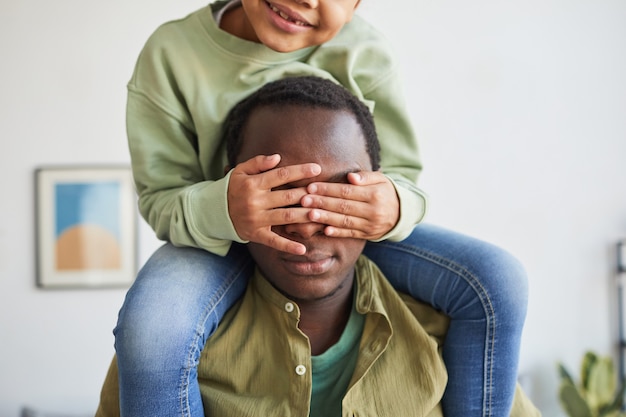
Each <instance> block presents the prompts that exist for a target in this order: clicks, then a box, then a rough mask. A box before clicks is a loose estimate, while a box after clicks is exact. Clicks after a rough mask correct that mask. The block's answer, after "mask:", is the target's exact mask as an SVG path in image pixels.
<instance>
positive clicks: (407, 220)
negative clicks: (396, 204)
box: [374, 177, 428, 242]
mask: <svg viewBox="0 0 626 417" xmlns="http://www.w3.org/2000/svg"><path fill="white" fill-rule="evenodd" d="M387 178H389V177H387ZM389 180H390V181H391V183H392V184H393V186H394V187H395V189H396V193H397V194H398V199H399V200H400V218H399V219H398V223H396V225H395V227H394V228H393V229H391V230H390V231H389V232H387V234H385V235H384V236H383V237H381V238H380V239H376V240H375V241H374V242H380V241H382V240H391V241H393V242H399V241H401V240H404V239H406V238H407V237H408V236H409V235H410V234H411V232H413V229H414V228H415V226H417V225H418V224H419V223H421V222H422V220H424V217H426V211H427V206H428V204H427V203H428V199H427V197H426V194H425V193H424V192H423V191H422V190H420V189H419V188H417V187H416V186H414V185H412V184H405V183H404V182H400V181H396V180H394V179H393V178H389Z"/></svg>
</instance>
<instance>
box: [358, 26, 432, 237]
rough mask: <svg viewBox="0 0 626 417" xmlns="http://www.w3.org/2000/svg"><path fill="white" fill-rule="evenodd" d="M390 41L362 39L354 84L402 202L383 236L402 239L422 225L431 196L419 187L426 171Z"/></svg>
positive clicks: (388, 172)
mask: <svg viewBox="0 0 626 417" xmlns="http://www.w3.org/2000/svg"><path fill="white" fill-rule="evenodd" d="M391 50H392V49H391V47H390V45H389V44H388V43H387V42H386V40H384V39H381V38H379V39H376V41H374V42H370V43H367V42H361V43H360V44H359V45H358V46H357V47H355V48H352V51H351V54H352V56H353V62H352V65H351V66H352V68H353V70H352V73H353V74H354V75H353V82H354V83H355V84H357V85H358V86H359V90H360V91H361V93H362V99H363V100H364V101H365V102H366V103H367V104H368V105H369V106H370V108H371V109H372V113H373V115H374V123H375V124H376V131H377V134H378V139H379V141H380V146H381V167H382V171H383V173H384V174H385V175H387V177H388V178H389V179H390V180H391V181H392V183H393V185H394V187H395V189H396V192H397V194H398V198H399V200H400V219H399V220H398V223H397V224H396V226H395V227H394V228H393V229H392V230H391V231H390V232H389V233H387V235H385V236H383V237H382V238H381V239H380V240H384V239H389V240H394V241H399V240H402V239H404V238H406V237H407V236H408V235H409V234H410V233H411V231H412V230H413V228H414V227H415V226H416V225H417V224H418V223H420V222H421V221H422V220H423V219H424V217H425V215H426V208H427V197H426V194H425V193H424V192H423V191H422V190H421V189H420V188H418V186H417V179H418V177H419V174H420V172H421V170H422V163H421V158H420V154H419V146H418V143H417V138H416V135H415V132H414V130H413V127H412V124H411V120H410V117H409V114H408V112H407V109H406V104H405V98H404V93H403V86H402V82H401V77H400V76H399V69H398V64H397V62H396V59H395V57H394V56H393V54H392V53H391V52H390V51H391Z"/></svg>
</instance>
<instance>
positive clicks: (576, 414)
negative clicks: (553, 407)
mask: <svg viewBox="0 0 626 417" xmlns="http://www.w3.org/2000/svg"><path fill="white" fill-rule="evenodd" d="M559 400H560V402H561V406H562V407H563V409H564V410H565V411H566V412H567V415H568V416H570V417H593V416H592V414H591V410H590V409H589V406H588V405H587V402H586V401H585V399H584V398H583V397H582V396H581V395H580V392H578V389H577V388H576V386H575V385H574V384H572V383H570V382H568V381H564V382H563V383H561V386H560V387H559Z"/></svg>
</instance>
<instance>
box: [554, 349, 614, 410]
mask: <svg viewBox="0 0 626 417" xmlns="http://www.w3.org/2000/svg"><path fill="white" fill-rule="evenodd" d="M558 370H559V376H560V378H561V384H560V386H559V401H560V403H561V406H562V407H563V409H564V410H565V411H566V412H567V415H568V416H570V417H626V413H624V412H622V406H623V404H624V385H622V386H621V387H620V388H618V381H617V374H616V372H615V367H614V366H613V359H612V358H611V357H610V356H598V355H596V354H595V353H593V352H587V353H585V356H584V357H583V361H582V364H581V369H580V381H579V382H578V383H576V382H575V381H574V379H573V378H572V376H571V374H570V373H569V372H568V371H567V369H566V368H565V366H563V364H562V363H559V364H558Z"/></svg>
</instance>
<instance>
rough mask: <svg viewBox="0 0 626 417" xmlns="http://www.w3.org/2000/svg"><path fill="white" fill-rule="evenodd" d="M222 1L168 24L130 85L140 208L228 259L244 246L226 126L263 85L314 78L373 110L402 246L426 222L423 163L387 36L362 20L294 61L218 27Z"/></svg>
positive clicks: (166, 235)
mask: <svg viewBox="0 0 626 417" xmlns="http://www.w3.org/2000/svg"><path fill="white" fill-rule="evenodd" d="M224 4H225V2H222V1H217V2H215V3H212V4H209V5H208V6H206V7H203V8H202V9H200V10H198V11H196V12H193V13H191V14H190V15H189V16H187V17H185V18H183V19H179V20H176V21H171V22H168V23H166V24H164V25H162V26H160V27H159V28H158V29H157V30H156V31H155V32H154V33H153V34H152V35H151V36H150V38H149V39H148V41H147V42H146V44H145V46H144V48H143V50H142V51H141V54H140V56H139V58H138V60H137V63H136V66H135V70H134V73H133V75H132V78H131V80H130V81H129V83H128V103H127V111H126V123H127V134H128V144H129V148H130V155H131V161H132V169H133V176H134V179H135V184H136V189H137V193H138V194H139V210H140V212H141V214H142V216H143V217H144V218H145V219H146V220H147V222H148V223H149V224H150V226H151V227H152V228H153V229H154V230H155V232H156V235H157V237H158V238H160V239H162V240H168V241H170V242H172V243H173V244H174V245H176V246H192V247H198V248H203V249H205V250H207V251H210V252H212V253H216V254H219V255H225V254H226V253H227V252H228V249H229V247H230V245H231V243H232V242H233V241H236V242H242V243H243V240H242V239H241V238H240V237H239V236H238V235H237V233H236V231H235V228H234V226H233V224H232V222H231V219H230V216H229V214H228V204H227V198H226V191H227V189H228V181H229V178H230V177H229V175H226V176H224V167H225V166H226V152H225V144H224V143H222V141H221V140H220V136H221V126H222V123H223V121H224V118H225V117H226V115H227V113H228V111H229V110H230V109H231V108H232V107H233V106H234V105H235V104H236V103H237V102H239V101H241V100H242V99H243V98H245V97H247V96H248V95H250V94H251V93H252V92H254V91H256V90H257V89H259V88H260V87H261V86H263V85H264V84H266V83H268V82H271V81H275V80H277V79H280V78H284V77H287V76H297V75H314V76H319V77H323V78H328V79H331V80H333V81H335V82H337V83H340V84H341V85H343V86H344V87H346V88H347V89H348V90H350V91H351V92H352V93H353V94H354V95H355V96H357V97H358V98H359V99H361V100H362V101H363V102H365V103H366V104H367V105H368V106H369V107H370V108H371V109H372V110H373V115H374V120H375V122H376V130H377V132H378V136H379V138H380V143H381V158H382V160H381V166H382V171H383V173H384V174H386V175H387V177H388V178H389V179H390V180H391V181H392V183H393V185H394V186H395V188H396V192H397V195H398V197H399V200H400V219H399V221H398V223H397V224H396V226H395V227H394V229H392V230H391V231H390V232H389V233H388V234H387V235H386V236H383V239H391V240H402V239H404V238H405V237H406V236H408V235H409V233H410V232H411V231H412V230H413V228H414V226H415V225H416V224H417V223H419V222H420V221H421V220H422V219H423V217H424V214H425V210H426V198H425V196H424V194H423V193H422V191H420V190H419V189H418V188H417V186H416V182H417V177H418V175H419V172H420V171H421V163H420V159H419V152H418V146H417V140H416V138H415V134H414V132H413V129H412V127H411V124H410V121H409V115H408V114H407V112H406V108H405V105H404V98H403V88H402V85H401V83H400V81H399V76H398V64H397V61H396V60H395V58H394V56H393V55H392V54H391V48H390V45H389V43H388V42H387V41H386V40H385V38H384V37H383V36H382V35H381V34H380V33H379V32H378V31H376V30H375V29H374V28H373V27H372V26H370V25H369V24H367V23H366V22H365V21H364V20H363V19H361V18H359V17H358V16H355V17H354V18H353V19H352V21H351V22H349V23H348V24H346V25H345V26H344V28H343V29H342V30H341V31H340V32H339V33H338V34H337V35H336V36H335V38H334V39H332V40H330V41H329V42H327V43H325V44H323V45H321V46H317V47H310V48H305V49H301V50H297V51H294V52H290V53H279V52H276V51H273V50H271V49H270V48H268V47H266V46H265V45H263V44H260V43H254V42H249V41H246V40H243V39H240V38H238V37H235V36H233V35H231V34H229V33H227V32H225V31H223V30H221V29H220V28H219V25H218V23H217V22H216V21H215V18H214V17H213V12H214V11H216V10H220V8H222V7H224Z"/></svg>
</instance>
